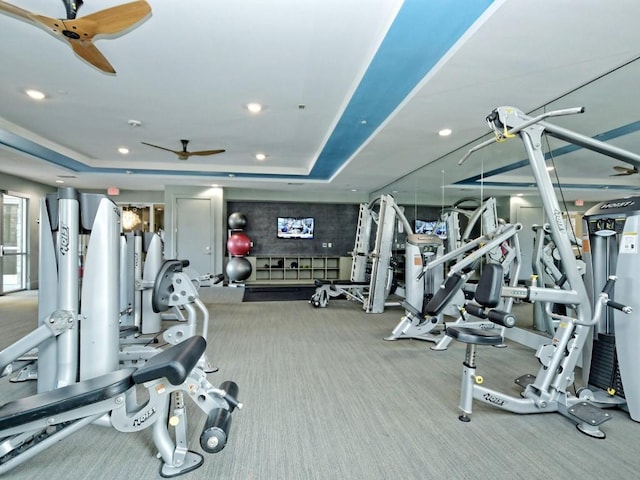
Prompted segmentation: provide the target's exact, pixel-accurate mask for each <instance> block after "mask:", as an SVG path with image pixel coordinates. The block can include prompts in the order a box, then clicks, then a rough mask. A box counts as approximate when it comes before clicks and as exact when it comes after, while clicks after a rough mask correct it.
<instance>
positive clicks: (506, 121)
mask: <svg viewBox="0 0 640 480" xmlns="http://www.w3.org/2000/svg"><path fill="white" fill-rule="evenodd" d="M583 111H584V109H583V108H572V109H566V110H557V111H551V112H546V113H544V114H542V115H539V116H536V117H529V116H528V115H526V114H524V113H523V112H521V111H520V110H518V109H516V108H513V107H499V108H497V109H496V110H494V111H493V112H492V113H491V114H490V115H489V116H488V117H487V123H488V124H489V126H490V127H491V128H492V130H493V131H494V133H495V138H494V139H492V140H489V141H486V142H483V143H481V144H479V145H477V146H476V147H474V148H472V149H471V150H469V153H468V154H467V155H466V156H465V157H464V158H463V159H461V160H460V163H462V162H463V161H465V160H466V158H468V156H469V155H470V154H471V153H473V152H474V151H476V150H478V149H480V148H483V147H486V146H488V145H490V144H492V143H494V142H495V141H499V140H505V139H508V138H512V137H515V136H518V137H520V139H521V140H522V142H523V144H524V147H525V150H526V152H527V156H528V158H529V163H530V165H531V167H532V170H533V174H534V177H535V181H536V184H537V186H538V190H539V192H540V197H541V199H542V203H543V208H544V212H545V214H546V217H547V219H548V220H549V222H550V223H549V233H550V235H551V238H552V240H553V242H554V244H555V248H557V251H558V256H559V261H560V266H561V270H562V271H563V272H564V275H565V276H566V280H565V282H563V288H546V287H538V286H530V287H508V288H498V289H496V287H495V286H496V285H497V280H495V278H496V277H497V276H498V275H497V274H496V272H489V274H490V275H492V278H489V281H488V285H489V287H487V289H486V291H485V292H480V293H483V294H481V295H479V294H478V292H476V300H478V302H477V303H478V305H479V308H480V309H481V310H482V311H484V312H485V313H486V314H487V318H488V319H490V320H492V321H493V322H497V323H498V324H499V325H501V326H503V327H509V326H510V325H512V324H513V323H514V322H512V321H511V320H510V319H509V317H508V316H507V315H504V314H502V313H500V312H497V313H496V312H494V313H492V312H491V310H492V309H493V308H494V304H495V301H496V294H495V292H496V291H499V294H498V296H508V297H512V298H519V299H522V300H525V301H531V302H544V305H545V308H546V313H547V315H549V316H550V317H551V318H552V319H554V320H557V321H558V325H557V327H556V328H555V332H554V336H553V339H552V340H551V342H550V343H549V344H547V345H543V346H540V347H539V348H538V349H537V351H536V357H537V358H538V359H539V361H540V363H541V368H540V370H539V371H538V373H537V375H535V376H534V375H524V376H522V377H520V378H518V379H517V380H516V383H518V384H519V385H520V386H521V387H522V388H523V392H522V393H521V395H520V397H515V396H512V395H507V394H504V393H502V392H498V391H496V390H493V389H490V388H487V387H485V386H483V385H482V383H483V378H482V377H481V376H478V375H477V374H476V348H477V346H478V345H497V344H501V343H502V342H503V341H504V338H503V335H502V333H496V332H492V331H489V330H485V329H479V328H468V327H464V326H451V327H449V328H447V335H449V336H451V337H452V338H454V339H456V340H458V341H460V342H462V343H465V344H466V345H467V350H466V356H465V361H464V363H463V373H462V387H461V394H460V404H459V408H460V410H461V411H462V415H461V416H460V417H459V418H460V420H462V421H470V415H471V413H472V403H473V400H479V401H482V402H484V403H487V404H490V405H493V406H495V407H498V408H502V409H505V410H509V411H511V412H514V413H529V414H530V413H549V412H558V413H560V414H561V415H564V416H565V417H567V418H569V419H571V420H572V421H574V422H576V426H577V428H578V429H579V430H580V431H581V432H583V433H585V434H587V435H589V436H592V437H596V438H604V437H605V433H604V432H602V431H601V430H600V425H601V424H602V423H603V422H605V421H607V420H610V419H611V415H610V414H609V413H607V412H606V411H604V410H602V409H601V408H600V407H602V406H610V405H607V404H598V403H596V401H595V400H596V399H595V398H593V397H592V396H590V395H589V394H588V392H587V393H586V394H584V395H583V394H580V393H578V396H576V395H573V394H571V393H570V392H569V387H570V386H571V385H572V384H573V382H574V380H575V368H576V367H577V366H578V363H579V360H580V358H581V355H582V353H583V350H586V349H588V343H589V342H590V340H591V338H592V333H593V329H594V326H595V325H596V324H598V323H599V322H600V319H601V318H602V312H603V310H604V309H605V307H611V308H614V309H616V310H618V311H620V312H623V313H625V314H626V315H628V314H629V313H631V312H632V311H633V309H632V308H631V307H630V306H628V305H624V304H621V303H618V302H614V301H613V300H611V295H612V293H613V288H614V281H615V277H614V276H610V277H608V278H607V279H606V280H604V281H603V282H602V283H601V284H600V285H595V284H594V286H593V288H592V289H591V298H590V296H589V294H588V293H587V288H586V287H585V283H584V281H583V279H582V275H581V273H580V269H579V268H578V261H577V259H576V258H575V255H574V253H573V248H572V244H571V239H570V234H569V232H568V230H567V228H566V226H565V222H564V220H563V218H562V214H561V210H560V206H559V204H558V199H557V197H556V195H555V192H554V189H553V183H552V182H551V178H550V176H549V173H548V172H547V170H546V165H545V158H544V154H543V152H542V143H543V142H542V135H543V134H544V133H547V134H549V135H552V136H554V137H557V138H560V139H562V140H564V141H567V142H570V143H573V144H576V145H578V146H581V147H584V148H588V149H590V150H594V151H596V152H599V153H602V154H605V155H608V156H611V157H614V158H617V159H620V160H623V161H626V162H629V163H632V164H640V157H638V156H637V155H635V154H632V153H630V152H626V151H624V150H622V149H619V148H617V147H613V146H611V145H608V144H606V143H603V142H600V141H597V140H594V139H591V138H589V137H585V136H583V135H580V134H577V133H575V132H571V131H569V130H567V129H564V128H560V127H557V126H555V125H552V124H549V123H547V122H545V121H544V120H545V119H546V118H548V117H555V116H560V115H571V114H576V113H582V112H583ZM498 286H499V285H498ZM628 288H629V287H624V289H628ZM595 291H599V293H598V294H597V295H595V294H594V293H593V292H595ZM445 297H446V295H444V294H443V295H441V296H440V298H439V299H436V297H435V296H434V300H438V302H440V303H442V300H443V298H445ZM478 297H480V298H478ZM624 301H627V299H626V298H625V299H624ZM438 302H436V301H434V304H433V305H431V302H430V305H428V307H429V309H430V310H433V311H437V309H438V306H439V305H438V304H437V303H438ZM555 304H560V305H565V306H567V307H570V308H568V309H567V314H560V313H555V312H553V311H552V309H551V306H552V305H555ZM615 318H616V320H622V316H616V317H615ZM623 322H624V325H625V326H624V328H625V329H626V330H625V333H626V336H625V337H626V338H625V340H623V342H626V341H628V342H629V343H630V344H636V345H637V339H638V338H639V337H638V333H640V332H638V329H639V328H640V326H639V325H638V322H637V321H636V322H633V320H628V319H627V318H625V319H624V320H622V321H621V323H623ZM634 323H635V325H633V324H634ZM635 354H636V355H638V353H637V352H636V353H635ZM622 358H624V359H625V360H626V359H627V358H630V357H626V356H623V357H620V358H619V360H622ZM636 359H637V357H636ZM585 364H586V363H585V359H583V365H585ZM629 367H630V368H631V369H635V370H636V371H637V369H636V367H637V360H636V362H635V364H634V365H630V366H629ZM587 368H588V367H587ZM638 386H640V385H639V384H638V383H637V382H635V383H634V382H630V388H631V389H636V388H638ZM583 393H584V392H583ZM625 393H627V391H626V390H625ZM636 394H637V392H632V397H631V398H634V397H635V395H636ZM632 418H633V417H632Z"/></svg>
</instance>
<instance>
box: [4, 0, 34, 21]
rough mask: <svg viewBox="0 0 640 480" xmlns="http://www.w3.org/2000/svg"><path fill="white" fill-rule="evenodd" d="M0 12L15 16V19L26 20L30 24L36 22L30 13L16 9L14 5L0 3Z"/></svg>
mask: <svg viewBox="0 0 640 480" xmlns="http://www.w3.org/2000/svg"><path fill="white" fill-rule="evenodd" d="M0 11H2V12H6V13H9V14H11V15H15V16H16V17H20V18H24V19H25V20H28V21H30V22H35V21H36V20H35V19H34V18H33V14H32V13H31V12H29V11H27V10H24V9H22V8H20V7H16V6H15V5H11V4H10V3H7V2H3V1H0Z"/></svg>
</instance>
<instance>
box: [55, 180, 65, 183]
mask: <svg viewBox="0 0 640 480" xmlns="http://www.w3.org/2000/svg"><path fill="white" fill-rule="evenodd" d="M56 183H64V180H56Z"/></svg>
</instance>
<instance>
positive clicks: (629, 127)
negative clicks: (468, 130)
mask: <svg viewBox="0 0 640 480" xmlns="http://www.w3.org/2000/svg"><path fill="white" fill-rule="evenodd" d="M638 130H640V120H638V121H635V122H631V123H628V124H626V125H622V126H620V127H617V128H614V129H612V130H608V131H606V132H602V133H598V134H597V135H595V136H593V137H592V138H593V139H594V140H599V141H601V142H607V141H609V140H612V139H614V138H618V137H623V136H625V135H629V134H630V133H634V132H637V131H638ZM582 148H583V147H580V146H578V145H573V144H569V145H565V146H563V147H560V148H556V149H555V150H552V151H550V152H547V153H545V155H544V158H545V160H548V159H550V158H554V159H555V158H558V157H561V156H562V155H566V154H568V153H572V152H575V151H578V150H581V149H582ZM527 165H529V159H528V158H525V159H524V160H518V161H517V162H514V163H510V164H509V165H505V166H503V167H499V168H495V169H493V170H489V171H487V172H483V173H481V174H478V175H474V176H473V177H469V178H466V179H464V180H460V181H458V182H455V183H454V184H453V185H466V186H468V185H474V186H480V183H481V182H482V184H483V185H484V186H486V187H520V188H523V187H530V186H531V182H525V183H519V182H500V181H496V180H494V181H487V179H488V178H491V177H495V176H496V175H501V174H503V173H507V172H511V171H513V170H517V169H519V168H522V167H525V166H527ZM562 187H563V188H584V189H589V190H592V189H596V190H600V189H603V188H609V189H612V190H615V189H620V190H635V188H633V187H630V186H628V185H618V186H615V185H609V184H593V183H592V184H589V185H586V184H565V183H563V184H562Z"/></svg>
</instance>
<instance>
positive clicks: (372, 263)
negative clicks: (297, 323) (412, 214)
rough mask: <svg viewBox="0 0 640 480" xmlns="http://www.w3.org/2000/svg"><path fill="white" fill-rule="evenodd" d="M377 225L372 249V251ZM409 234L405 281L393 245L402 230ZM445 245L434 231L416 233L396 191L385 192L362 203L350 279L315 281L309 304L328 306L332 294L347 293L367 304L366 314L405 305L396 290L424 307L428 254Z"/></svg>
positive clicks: (344, 295)
mask: <svg viewBox="0 0 640 480" xmlns="http://www.w3.org/2000/svg"><path fill="white" fill-rule="evenodd" d="M374 225H375V226H376V228H375V238H374V247H373V250H371V249H370V243H371V236H372V233H373V228H374ZM398 230H400V231H403V232H404V233H406V241H405V245H404V246H405V249H404V258H405V272H404V283H399V282H397V279H396V278H394V277H395V267H396V262H397V260H396V259H394V258H393V244H394V238H395V235H396V233H397V231H398ZM438 249H440V250H441V249H442V240H441V239H440V238H438V237H437V236H435V235H429V234H417V233H413V229H412V227H411V225H410V223H409V221H408V220H407V218H406V217H405V215H404V213H403V212H402V209H401V208H400V207H399V206H398V205H397V203H396V202H395V200H394V198H393V197H392V196H391V195H382V196H380V197H379V198H377V199H376V200H374V201H373V202H371V203H369V204H367V203H363V204H360V212H359V216H358V227H357V230H356V238H355V245H354V249H353V252H352V253H351V255H352V263H351V277H350V280H349V281H348V282H347V281H343V280H337V281H332V280H323V279H316V280H315V286H316V290H315V292H314V294H313V295H312V297H311V299H310V300H309V302H310V303H311V304H312V305H313V306H315V307H326V306H327V305H328V302H329V299H330V298H332V297H333V298H335V297H346V298H347V299H348V300H353V301H357V302H359V303H362V305H363V309H364V310H365V312H367V313H382V312H383V311H384V309H385V307H395V306H400V305H401V303H402V301H400V300H398V301H394V300H390V299H389V296H390V295H391V294H392V293H393V294H394V295H396V296H397V297H399V298H403V299H405V300H406V301H409V302H411V303H412V304H413V305H418V306H419V307H418V308H422V299H423V297H424V280H423V279H422V278H419V277H418V275H419V273H420V272H421V270H422V266H423V258H424V257H425V255H426V256H429V255H431V254H432V253H433V251H434V250H436V251H437V250H438Z"/></svg>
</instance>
